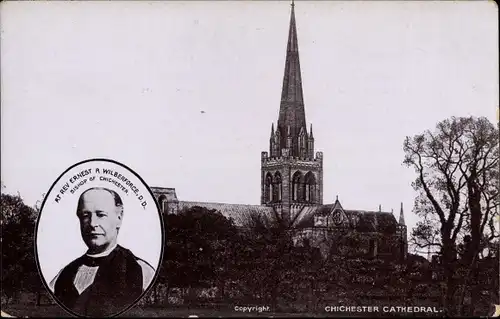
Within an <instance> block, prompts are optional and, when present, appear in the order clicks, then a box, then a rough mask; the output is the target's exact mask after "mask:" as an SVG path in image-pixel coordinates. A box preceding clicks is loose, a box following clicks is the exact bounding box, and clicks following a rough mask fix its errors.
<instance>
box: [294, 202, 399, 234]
mask: <svg viewBox="0 0 500 319" xmlns="http://www.w3.org/2000/svg"><path fill="white" fill-rule="evenodd" d="M338 208H339V205H336V204H327V205H320V206H305V207H304V208H303V209H302V210H301V211H300V213H299V214H297V217H296V218H295V220H294V222H293V225H294V227H297V228H302V227H312V226H314V217H315V216H328V215H329V214H330V213H331V212H332V211H333V210H335V209H338ZM343 211H344V212H345V214H346V216H347V218H348V219H349V221H350V223H351V226H352V227H355V228H358V230H360V231H375V230H384V229H390V228H391V227H395V226H396V225H397V221H396V218H395V217H394V215H393V214H392V213H390V212H377V211H364V210H343Z"/></svg>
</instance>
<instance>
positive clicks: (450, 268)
mask: <svg viewBox="0 0 500 319" xmlns="http://www.w3.org/2000/svg"><path fill="white" fill-rule="evenodd" d="M404 151H405V159H404V164H406V165H407V166H409V167H412V168H414V169H415V172H416V173H417V178H416V180H415V182H414V183H413V186H414V188H415V190H416V191H417V192H418V197H417V200H416V202H415V211H416V213H417V214H418V215H419V216H420V217H422V218H424V221H423V222H422V223H420V224H419V225H418V226H417V228H416V229H415V230H414V232H413V235H414V236H413V240H412V241H413V242H414V243H416V244H418V245H420V246H419V247H425V246H426V245H427V246H429V245H433V246H437V247H439V249H440V252H441V254H442V264H443V266H444V275H445V280H446V288H447V293H446V298H445V307H446V309H447V310H448V312H449V313H452V311H453V309H452V308H453V302H454V295H455V292H456V288H457V282H456V280H455V279H454V276H453V275H454V268H455V267H456V266H457V262H456V260H457V249H456V247H457V240H458V239H460V238H461V237H462V236H464V235H465V234H470V237H471V241H470V245H469V247H468V254H467V256H466V260H467V261H468V262H469V264H470V265H469V266H470V267H471V268H473V267H474V263H475V260H477V257H476V256H478V254H479V249H480V247H481V242H482V240H483V239H484V238H485V237H484V234H487V237H486V238H488V239H489V240H493V239H494V238H496V237H497V236H498V234H497V230H496V229H495V228H494V226H491V227H488V228H486V226H487V225H488V226H490V225H493V224H492V222H491V221H492V218H494V217H495V214H496V210H495V209H494V208H495V206H498V129H497V128H496V127H495V126H494V125H493V124H492V123H491V122H489V121H488V120H487V119H486V118H474V117H468V118H455V117H452V118H451V119H446V120H444V121H441V122H439V123H438V124H437V126H436V129H435V130H434V131H433V132H431V131H430V130H427V131H425V132H424V133H423V134H418V135H415V136H414V137H411V138H410V137H407V138H406V140H405V142H404ZM437 230H438V232H436V231H437ZM436 235H438V236H437V237H439V240H438V241H436V240H435V239H436ZM432 239H433V240H432ZM426 240H427V242H426Z"/></svg>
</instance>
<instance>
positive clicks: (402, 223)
mask: <svg viewBox="0 0 500 319" xmlns="http://www.w3.org/2000/svg"><path fill="white" fill-rule="evenodd" d="M399 224H400V225H406V224H405V214H404V213H403V202H401V210H400V211H399Z"/></svg>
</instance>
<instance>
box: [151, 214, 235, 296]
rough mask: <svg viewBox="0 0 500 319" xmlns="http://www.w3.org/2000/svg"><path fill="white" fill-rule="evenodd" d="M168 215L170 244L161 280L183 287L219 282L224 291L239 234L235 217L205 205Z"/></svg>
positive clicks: (165, 223) (206, 285)
mask: <svg viewBox="0 0 500 319" xmlns="http://www.w3.org/2000/svg"><path fill="white" fill-rule="evenodd" d="M164 218H165V222H164V225H165V227H166V245H165V258H164V261H163V265H162V267H161V270H160V275H159V277H160V282H163V283H164V284H166V285H167V286H168V287H179V288H192V287H211V286H213V284H214V283H215V284H217V285H218V286H219V291H222V294H224V283H225V281H226V279H228V278H229V277H230V273H231V271H232V269H231V267H230V262H231V260H232V252H233V246H234V244H233V242H234V241H235V240H236V239H235V238H236V236H237V229H236V227H235V226H234V224H233V223H232V221H231V220H229V219H227V218H226V217H224V216H223V215H222V214H221V213H219V212H217V211H215V210H209V209H207V208H204V207H192V208H190V209H186V210H183V211H181V212H180V213H179V214H177V215H173V214H169V215H165V216H164Z"/></svg>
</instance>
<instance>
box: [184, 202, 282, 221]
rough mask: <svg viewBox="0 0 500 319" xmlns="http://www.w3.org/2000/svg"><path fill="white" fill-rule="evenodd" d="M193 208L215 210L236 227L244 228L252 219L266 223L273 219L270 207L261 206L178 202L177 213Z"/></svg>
mask: <svg viewBox="0 0 500 319" xmlns="http://www.w3.org/2000/svg"><path fill="white" fill-rule="evenodd" d="M195 206H199V207H205V208H208V209H215V210H216V211H218V212H220V213H221V214H222V215H223V216H224V217H226V218H228V219H232V220H233V221H234V223H235V224H236V226H246V225H248V223H249V222H250V221H251V220H252V218H254V217H261V218H264V220H266V221H271V220H274V219H275V218H274V212H273V209H272V207H266V206H261V205H244V204H227V203H209V202H190V201H179V211H181V210H183V209H188V208H192V207H195Z"/></svg>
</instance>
